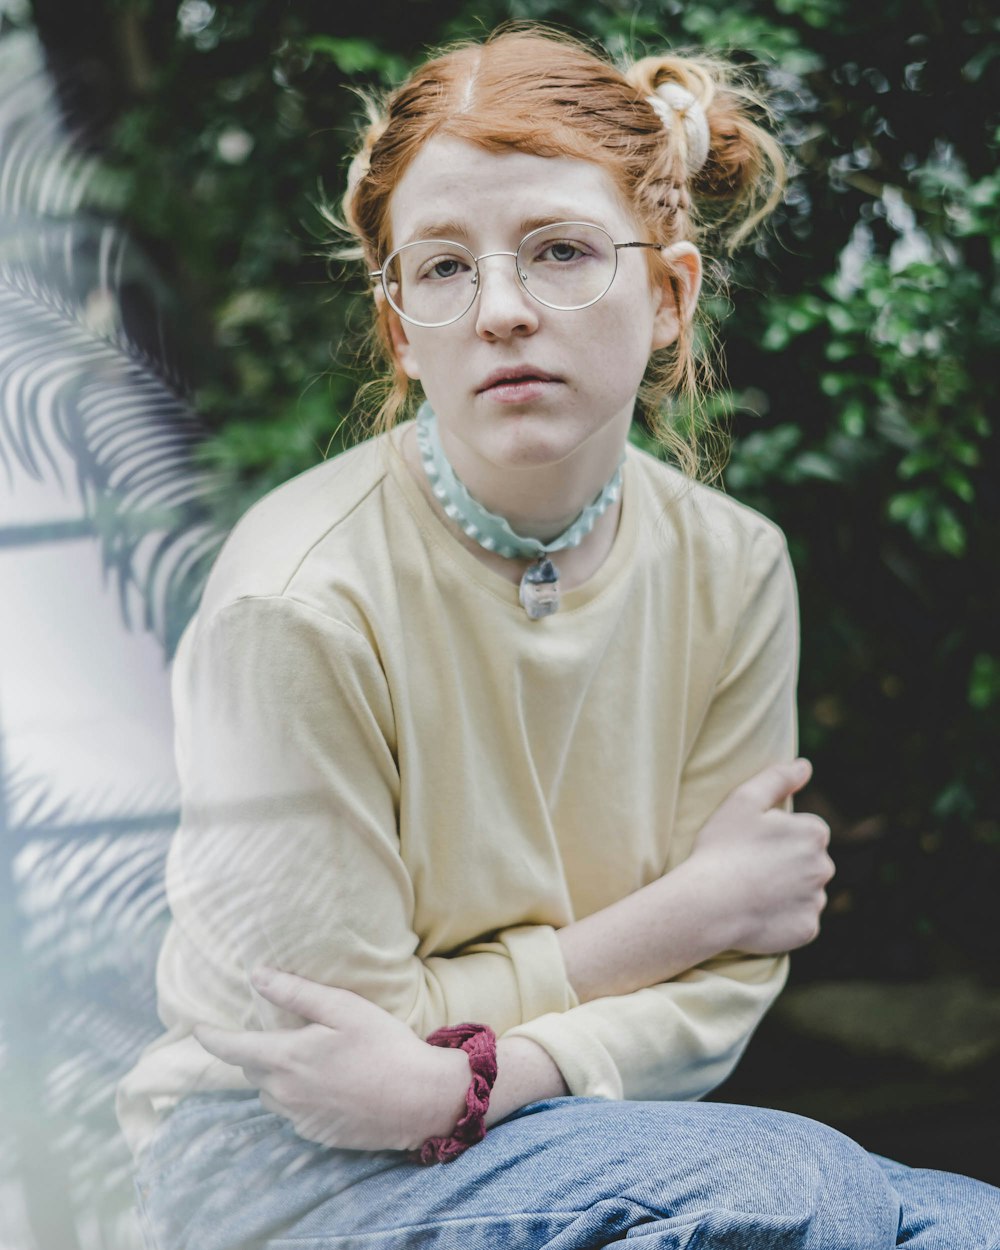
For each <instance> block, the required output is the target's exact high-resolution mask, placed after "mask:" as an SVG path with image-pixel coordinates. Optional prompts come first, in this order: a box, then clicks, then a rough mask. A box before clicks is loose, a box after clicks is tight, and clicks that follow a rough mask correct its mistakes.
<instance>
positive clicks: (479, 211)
mask: <svg viewBox="0 0 1000 1250" xmlns="http://www.w3.org/2000/svg"><path fill="white" fill-rule="evenodd" d="M389 215H390V223H391V227H392V242H393V246H396V247H398V246H399V245H400V244H402V243H408V242H410V241H411V240H412V239H415V238H429V237H431V236H437V237H441V235H442V234H444V235H446V236H447V237H449V238H453V237H455V236H456V234H457V233H461V234H463V235H465V236H466V237H468V238H474V239H477V240H482V239H484V238H486V237H487V236H488V237H489V238H490V240H491V241H492V240H493V239H495V238H496V237H497V236H503V238H504V239H508V240H509V239H510V238H511V237H513V236H515V235H516V236H517V237H518V238H519V237H520V235H521V234H523V233H524V227H526V226H527V227H528V228H530V227H531V226H532V225H537V224H539V222H540V221H542V220H553V221H558V220H563V221H566V220H570V221H579V220H583V221H593V222H596V224H597V225H601V226H605V227H606V228H608V229H610V230H611V231H612V233H614V232H615V231H620V230H623V229H630V228H631V227H632V225H633V220H632V217H631V216H630V214H629V213H628V211H627V210H626V208H625V205H624V204H623V202H622V198H621V196H620V195H619V193H618V190H617V188H616V186H615V184H614V182H613V181H612V179H611V176H610V174H609V173H608V172H607V171H606V170H605V169H604V168H602V167H601V166H600V165H597V164H595V163H593V162H592V161H582V160H578V159H576V158H575V157H569V156H535V155H533V154H532V153H529V152H488V151H487V150H486V149H485V148H481V147H479V146H478V145H477V144H474V143H469V142H467V141H466V140H465V139H457V138H453V137H452V136H450V135H435V136H434V138H432V139H429V140H428V141H427V143H425V144H424V146H423V147H422V148H421V149H420V151H419V152H418V153H417V155H416V156H415V157H414V159H413V161H412V162H411V163H410V165H409V166H408V167H407V170H406V172H405V173H404V174H403V177H402V178H401V179H400V181H399V184H398V185H397V187H396V189H395V191H394V192H393V193H392V200H391V202H390V211H389ZM443 226H447V227H448V228H447V229H444V230H442V227H443ZM516 241H517V240H516V239H515V242H516Z"/></svg>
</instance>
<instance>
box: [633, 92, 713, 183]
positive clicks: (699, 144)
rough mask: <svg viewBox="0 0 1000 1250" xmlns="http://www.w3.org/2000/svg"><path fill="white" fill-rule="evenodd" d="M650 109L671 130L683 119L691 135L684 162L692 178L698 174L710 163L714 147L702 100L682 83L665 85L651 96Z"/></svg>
mask: <svg viewBox="0 0 1000 1250" xmlns="http://www.w3.org/2000/svg"><path fill="white" fill-rule="evenodd" d="M646 99H647V100H648V101H649V104H650V106H651V107H652V108H653V110H654V111H655V112H656V113H657V114H658V115H659V117H660V118H661V119H662V121H663V124H664V126H665V127H666V128H667V129H668V130H670V129H672V128H673V126H674V125H675V123H676V119H677V118H678V117H679V118H680V119H681V122H682V123H683V125H684V129H685V131H686V132H687V134H686V137H687V142H686V144H685V153H684V160H685V164H686V165H687V172H688V177H691V175H692V174H696V173H697V172H698V170H699V169H701V167H702V166H703V165H704V164H705V162H706V161H707V160H708V153H709V150H710V149H711V146H712V136H711V132H710V131H709V128H708V118H707V117H706V116H705V110H704V109H703V108H702V107H701V104H700V103H699V101H698V97H697V96H696V95H695V94H694V92H693V91H688V89H687V87H682V86H681V84H680V83H679V82H669V81H668V82H661V83H660V84H659V86H658V87H656V89H655V90H654V92H653V94H652V95H650V96H647V97H646Z"/></svg>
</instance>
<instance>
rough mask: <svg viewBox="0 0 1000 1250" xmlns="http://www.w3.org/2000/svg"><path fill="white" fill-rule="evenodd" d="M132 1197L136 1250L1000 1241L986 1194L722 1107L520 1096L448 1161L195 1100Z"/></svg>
mask: <svg viewBox="0 0 1000 1250" xmlns="http://www.w3.org/2000/svg"><path fill="white" fill-rule="evenodd" d="M136 1193H137V1196H138V1200H139V1206H140V1217H141V1220H142V1223H143V1228H144V1233H145V1236H146V1239H147V1245H148V1248H149V1250H272V1248H274V1250H276V1248H278V1247H285V1248H288V1250H292V1248H293V1247H294V1248H295V1250H326V1248H329V1250H540V1248H541V1247H545V1250H597V1248H598V1247H603V1246H606V1245H607V1244H608V1243H611V1242H617V1241H623V1240H627V1241H631V1240H634V1241H635V1243H636V1248H637V1250H723V1248H724V1250H792V1248H793V1247H795V1248H796V1250H798V1248H800V1247H801V1248H802V1250H806V1248H809V1250H883V1248H888V1247H893V1246H897V1245H898V1246H906V1247H909V1248H910V1250H1000V1190H998V1189H994V1188H993V1187H992V1186H990V1185H985V1184H983V1183H981V1182H979V1181H974V1180H970V1179H968V1178H966V1177H962V1176H954V1175H951V1174H949V1173H944V1172H928V1171H918V1170H916V1169H911V1168H906V1167H904V1166H902V1165H901V1164H898V1163H893V1162H892V1161H891V1160H888V1159H881V1158H879V1157H878V1156H876V1155H871V1154H868V1153H867V1152H866V1151H864V1150H863V1149H862V1148H861V1147H860V1146H858V1145H857V1144H856V1143H855V1142H853V1141H851V1140H850V1139H849V1138H847V1137H844V1136H843V1135H842V1134H840V1133H838V1132H836V1131H835V1130H833V1129H831V1128H827V1127H826V1126H825V1125H822V1124H818V1123H816V1122H814V1121H811V1120H806V1119H803V1118H802V1117H800V1116H795V1115H789V1114H786V1113H784V1112H778V1111H768V1110H763V1109H760V1108H755V1107H736V1106H727V1105H724V1104H720V1103H670V1102H666V1103H659V1102H645V1103H644V1102H607V1101H605V1100H603V1099H596V1098H556V1099H549V1100H546V1101H543V1102H536V1103H532V1104H531V1105H529V1106H527V1107H523V1108H522V1109H521V1110H520V1111H519V1112H517V1113H516V1114H514V1115H512V1116H510V1117H509V1118H508V1119H506V1120H504V1121H503V1122H502V1123H500V1124H498V1125H496V1126H494V1127H493V1128H492V1129H491V1130H490V1132H489V1133H488V1134H487V1136H486V1138H485V1140H484V1141H483V1142H481V1143H480V1144H479V1145H477V1146H475V1147H473V1148H472V1149H471V1150H468V1151H466V1153H465V1154H464V1155H462V1156H461V1157H460V1158H458V1159H457V1160H455V1161H454V1162H453V1163H448V1164H438V1165H436V1166H433V1167H422V1166H420V1165H419V1164H414V1163H410V1162H409V1161H407V1159H406V1157H405V1156H403V1155H400V1154H397V1153H395V1152H391V1151H384V1152H379V1153H370V1152H362V1151H350V1150H332V1149H329V1148H327V1147H322V1146H317V1145H315V1144H313V1143H310V1142H306V1141H304V1140H303V1139H302V1138H300V1137H298V1136H297V1135H296V1134H295V1132H294V1131H293V1130H292V1129H291V1127H290V1125H289V1124H288V1123H287V1121H285V1120H283V1119H282V1118H281V1117H280V1116H276V1115H273V1114H270V1113H268V1112H265V1111H264V1110H263V1109H262V1107H261V1105H260V1102H259V1100H258V1098H257V1097H256V1095H255V1094H253V1093H252V1092H248V1093H241V1092H235V1091H233V1092H231V1093H224V1094H196V1095H194V1096H192V1097H189V1098H187V1099H185V1100H184V1101H183V1102H182V1103H180V1105H179V1106H178V1107H177V1108H176V1109H175V1110H174V1111H173V1112H172V1113H171V1114H170V1115H169V1116H168V1117H167V1119H166V1120H164V1121H163V1123H162V1124H161V1125H160V1127H159V1129H158V1130H157V1133H156V1135H155V1136H154V1138H153V1141H152V1143H151V1145H150V1146H149V1148H148V1149H147V1150H146V1152H145V1153H144V1154H143V1156H142V1158H141V1159H140V1162H139V1167H138V1169H137V1173H136Z"/></svg>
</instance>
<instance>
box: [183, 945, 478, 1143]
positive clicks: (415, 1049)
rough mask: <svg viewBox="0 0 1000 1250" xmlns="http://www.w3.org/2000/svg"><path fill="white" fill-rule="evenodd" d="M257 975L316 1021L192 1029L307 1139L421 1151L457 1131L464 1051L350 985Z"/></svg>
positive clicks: (273, 998)
mask: <svg viewBox="0 0 1000 1250" xmlns="http://www.w3.org/2000/svg"><path fill="white" fill-rule="evenodd" d="M252 979H253V983H254V985H255V987H256V988H257V990H258V991H259V992H260V993H261V994H262V995H263V996H264V997H265V998H267V999H268V1000H269V1001H270V1002H272V1003H274V1004H275V1005H276V1006H278V1007H283V1008H284V1009H285V1010H286V1011H290V1012H293V1013H294V1014H296V1015H300V1016H304V1017H305V1018H306V1019H307V1020H310V1021H312V1023H310V1024H306V1025H303V1026H302V1027H300V1028H289V1029H275V1030H272V1031H270V1032H263V1031H250V1032H241V1031H235V1030H231V1029H220V1028H216V1027H215V1026H212V1025H207V1024H199V1025H197V1026H196V1027H195V1029H194V1036H195V1038H196V1039H197V1040H198V1042H199V1043H200V1044H201V1045H202V1046H204V1048H205V1049H206V1050H207V1051H209V1052H210V1053H211V1054H213V1055H216V1056H218V1058H220V1059H222V1060H224V1061H225V1062H226V1063H231V1064H233V1065H234V1066H235V1067H238V1068H242V1069H243V1073H244V1075H245V1076H246V1078H247V1080H248V1081H249V1082H250V1084H251V1085H253V1086H255V1087H256V1088H257V1089H259V1090H260V1101H261V1106H263V1107H264V1109H265V1110H266V1111H273V1112H275V1113H276V1114H278V1115H281V1116H284V1117H285V1118H286V1119H287V1120H289V1121H290V1122H291V1124H292V1127H293V1128H294V1129H295V1131H296V1132H297V1133H298V1134H299V1136H300V1137H304V1138H306V1139H307V1140H308V1141H314V1142H319V1143H320V1144H321V1145H324V1146H338V1147H342V1148H344V1149H348V1150H415V1149H417V1148H418V1147H419V1146H420V1145H421V1144H422V1143H423V1142H424V1141H425V1140H426V1139H427V1138H428V1137H430V1136H443V1135H447V1134H449V1133H451V1131H452V1130H453V1128H454V1126H455V1124H456V1123H457V1122H458V1120H459V1117H460V1116H461V1115H462V1114H463V1113H464V1111H465V1092H466V1090H467V1089H468V1086H469V1081H470V1079H471V1074H470V1070H469V1061H468V1058H467V1057H466V1055H465V1053H464V1052H463V1051H461V1050H446V1049H443V1048H440V1047H435V1046H429V1045H428V1044H427V1043H426V1042H424V1041H421V1039H420V1038H419V1037H417V1035H416V1034H415V1033H414V1032H413V1031H412V1029H410V1028H409V1027H408V1026H407V1025H406V1024H404V1023H403V1022H402V1021H401V1020H397V1019H396V1017H395V1016H392V1015H390V1014H389V1012H387V1011H383V1010H382V1008H381V1007H377V1006H376V1005H375V1004H374V1003H371V1002H369V1001H368V999H366V998H362V997H361V996H360V995H358V994H353V993H351V991H350V990H342V989H337V988H336V987H333V986H329V985H321V984H319V983H318V982H316V981H310V980H307V979H306V978H305V977H300V976H296V975H295V974H294V973H290V972H280V971H278V970H277V969H266V968H259V969H257V970H256V971H255V973H254V975H253V978H252Z"/></svg>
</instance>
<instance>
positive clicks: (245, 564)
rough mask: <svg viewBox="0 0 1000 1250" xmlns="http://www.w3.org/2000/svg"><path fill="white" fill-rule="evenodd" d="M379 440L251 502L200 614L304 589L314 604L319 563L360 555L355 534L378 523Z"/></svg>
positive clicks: (219, 564)
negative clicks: (341, 551) (340, 551)
mask: <svg viewBox="0 0 1000 1250" xmlns="http://www.w3.org/2000/svg"><path fill="white" fill-rule="evenodd" d="M382 442H383V439H382V438H375V439H372V440H370V441H368V442H365V443H361V444H359V445H358V446H357V447H354V448H351V449H350V450H349V451H346V452H343V453H342V454H341V455H339V456H337V457H335V458H334V459H332V460H327V461H324V462H323V463H322V464H319V465H316V466H315V467H314V468H312V469H308V470H307V471H306V472H304V473H301V474H299V475H298V476H297V477H294V478H292V479H290V480H289V481H287V482H285V483H283V484H282V485H281V486H279V487H277V488H276V489H274V490H272V491H270V492H269V493H268V494H267V495H265V496H264V497H263V498H262V499H260V500H259V501H258V502H257V503H256V504H254V505H253V507H251V508H250V509H249V510H248V511H247V512H246V513H245V514H244V515H243V516H242V517H241V518H240V520H239V521H238V522H237V523H236V525H235V526H234V528H233V530H232V532H231V533H230V535H229V537H228V538H227V539H226V542H225V543H224V545H223V547H222V550H221V551H220V553H219V556H218V558H217V560H216V562H215V565H214V566H213V568H212V572H211V574H210V576H209V579H208V582H207V583H206V586H205V591H204V594H203V596H202V601H201V606H200V609H199V615H201V616H202V618H204V617H205V616H207V615H214V614H215V613H217V612H219V611H221V610H222V609H224V608H225V607H227V606H228V605H231V604H233V603H235V602H237V601H240V600H245V599H251V598H253V599H265V598H271V599H275V598H295V597H296V596H297V591H299V590H302V591H303V592H304V598H305V599H307V600H308V599H310V595H309V593H308V588H309V585H310V583H311V582H312V581H315V580H316V579H317V578H321V577H322V573H321V571H320V570H319V569H318V568H317V567H316V566H317V564H320V565H322V564H323V563H325V561H328V560H329V559H330V558H331V555H332V553H333V552H335V551H336V549H337V548H338V546H343V547H344V548H345V550H348V549H354V550H356V549H357V547H358V545H359V543H358V537H359V536H358V533H357V531H358V529H359V528H360V529H361V530H364V529H365V528H366V527H367V528H369V529H377V527H378V525H379V516H380V494H381V488H382V484H383V481H384V479H385V474H386V466H385V456H384V454H383V447H382ZM361 545H362V546H363V545H364V537H363V536H362V537H361ZM324 557H325V559H324ZM332 558H333V563H334V564H335V565H338V564H339V565H340V566H342V565H343V562H342V561H341V562H338V561H337V559H336V556H335V555H332Z"/></svg>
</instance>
